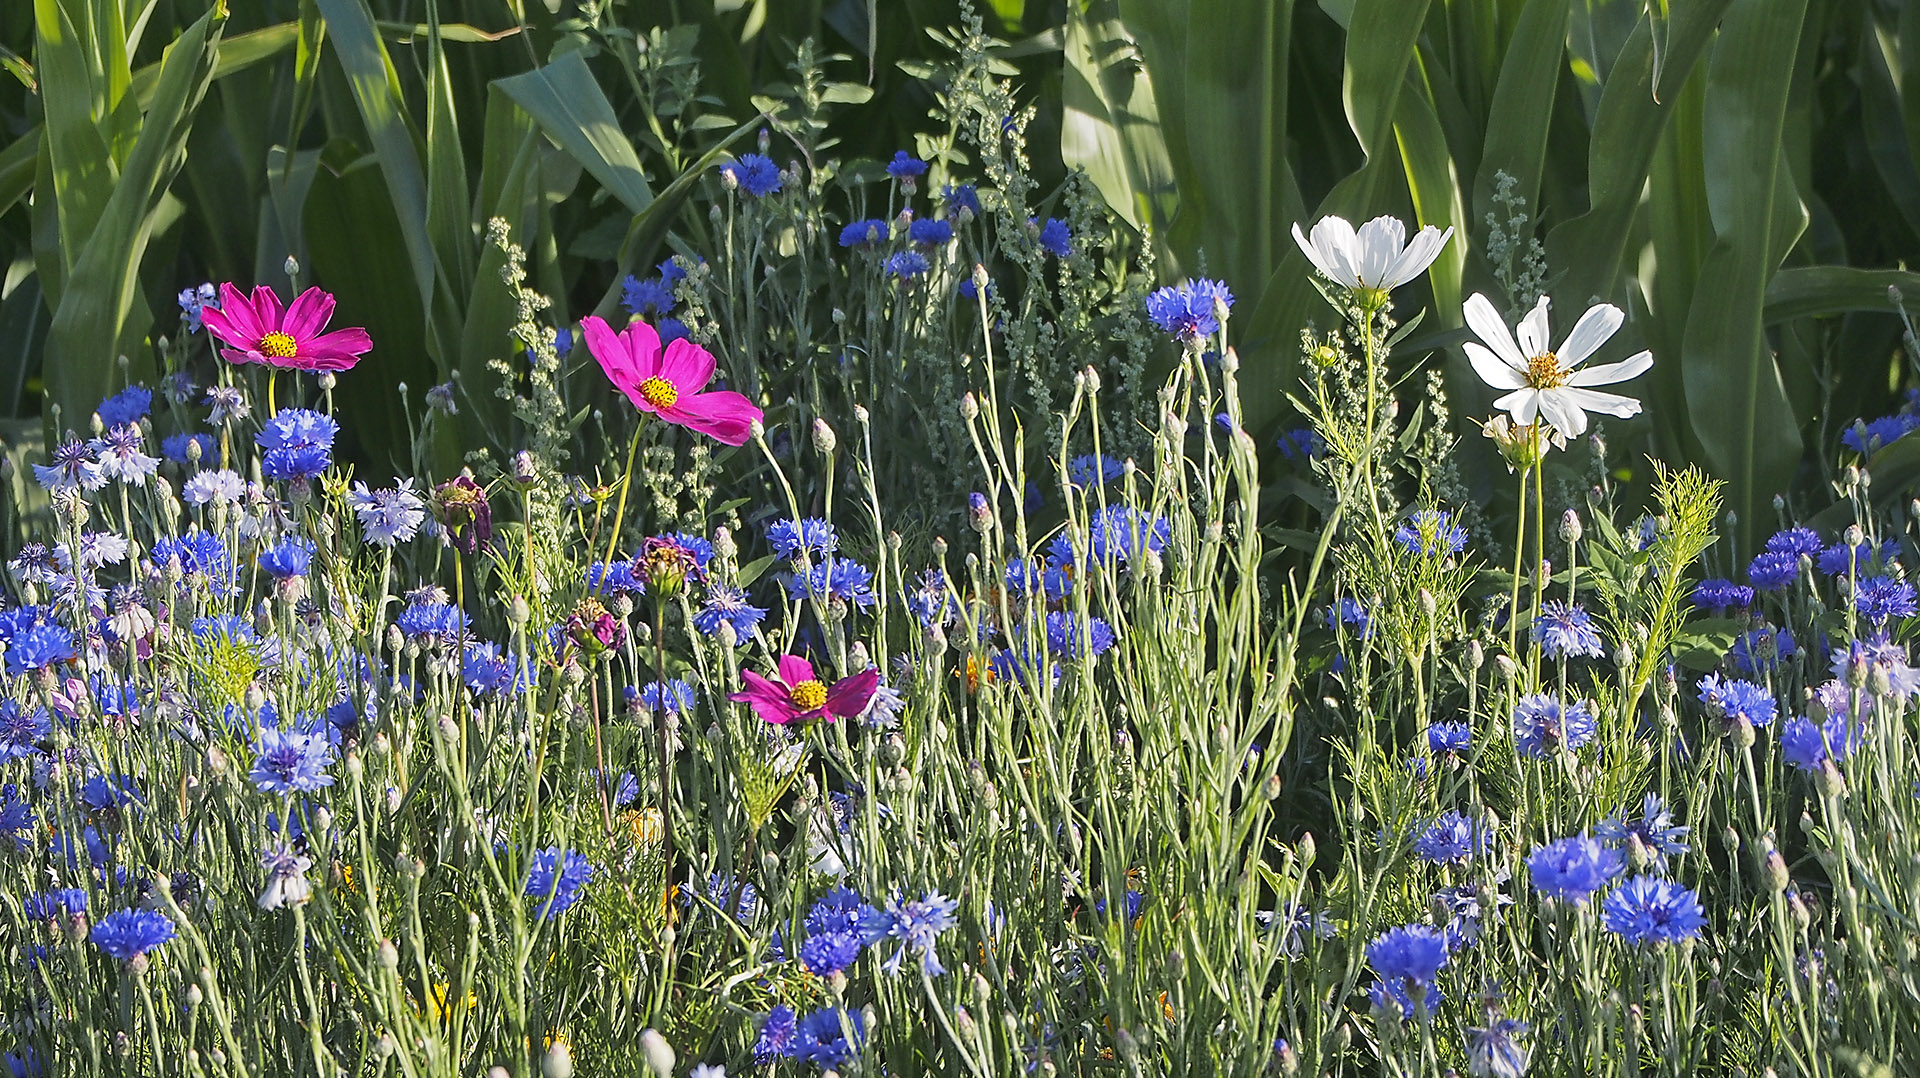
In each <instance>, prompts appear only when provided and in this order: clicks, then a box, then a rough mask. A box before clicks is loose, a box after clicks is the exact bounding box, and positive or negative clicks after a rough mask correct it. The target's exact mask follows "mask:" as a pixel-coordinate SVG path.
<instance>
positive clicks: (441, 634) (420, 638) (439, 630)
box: [393, 601, 473, 647]
mask: <svg viewBox="0 0 1920 1078" xmlns="http://www.w3.org/2000/svg"><path fill="white" fill-rule="evenodd" d="M472 622H473V619H472V618H470V617H468V616H467V612H466V611H464V610H462V609H460V608H459V607H457V606H454V605H453V604H451V603H445V602H433V601H427V602H413V603H408V604H407V606H406V609H404V610H402V611H400V613H399V615H398V616H396V617H395V618H394V619H393V627H394V628H396V629H399V630H400V632H401V633H403V634H404V635H405V636H406V638H407V639H409V640H413V641H416V642H418V643H420V644H422V645H425V646H428V647H433V646H439V645H446V644H453V643H455V642H456V641H458V640H459V639H460V638H461V637H462V636H463V635H464V634H465V633H466V629H467V626H468V625H470V624H472Z"/></svg>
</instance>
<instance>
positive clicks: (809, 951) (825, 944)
mask: <svg viewBox="0 0 1920 1078" xmlns="http://www.w3.org/2000/svg"><path fill="white" fill-rule="evenodd" d="M861 947H862V943H861V940H860V936H859V934H858V933H855V932H829V933H826V934H825V935H815V936H808V937H807V938H806V940H805V942H803V943H801V944H800V962H801V964H802V965H804V966H806V967H807V970H808V971H809V972H811V973H814V974H816V975H818V976H821V977H829V976H832V975H833V974H835V973H839V972H841V971H843V970H845V969H846V968H847V967H848V966H851V965H853V964H854V962H855V961H857V960H858V959H859V957H860V948H861Z"/></svg>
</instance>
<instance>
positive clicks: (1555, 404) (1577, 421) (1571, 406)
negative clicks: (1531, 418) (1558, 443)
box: [1540, 389, 1587, 438]
mask: <svg viewBox="0 0 1920 1078" xmlns="http://www.w3.org/2000/svg"><path fill="white" fill-rule="evenodd" d="M1574 392H1576V393H1578V392H1580V391H1579V390H1574ZM1540 414H1541V415H1542V416H1543V417H1545V419H1546V421H1547V422H1549V423H1551V424H1553V429H1554V430H1557V431H1559V432H1560V433H1562V434H1564V435H1566V436H1567V437H1569V438H1578V437H1580V436H1581V435H1582V434H1585V433H1586V432H1587V413H1586V412H1583V411H1581V410H1580V405H1578V404H1576V403H1575V402H1574V401H1573V400H1571V399H1569V398H1568V396H1567V391H1566V390H1565V389H1543V390H1541V391H1540Z"/></svg>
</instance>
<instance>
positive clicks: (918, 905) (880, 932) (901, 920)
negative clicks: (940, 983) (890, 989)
mask: <svg viewBox="0 0 1920 1078" xmlns="http://www.w3.org/2000/svg"><path fill="white" fill-rule="evenodd" d="M959 908H960V903H959V901H958V900H957V899H951V898H947V897H945V896H943V895H942V894H941V893H940V892H938V891H928V892H927V893H926V894H924V895H922V896H921V897H919V898H916V899H906V898H902V897H901V894H900V892H899V891H897V890H896V891H895V892H894V893H893V895H892V897H890V898H888V899H887V905H886V909H884V910H878V911H875V914H874V915H873V916H870V917H865V918H863V919H862V922H861V935H862V936H863V937H864V938H865V939H866V941H867V942H868V943H871V944H878V943H879V942H881V941H882V940H897V941H899V944H900V947H899V949H898V950H896V951H895V952H894V954H893V957H892V958H889V959H887V960H886V961H885V962H883V963H881V965H880V968H881V969H883V970H885V971H887V973H889V974H895V973H898V972H900V963H901V961H902V960H904V959H905V958H906V956H907V952H908V951H909V950H912V951H913V952H914V953H916V954H918V955H919V956H920V968H921V969H922V970H924V971H925V972H926V973H927V974H928V975H930V976H934V977H937V976H939V975H940V974H942V973H945V972H946V968H945V967H944V966H942V965H941V964H940V960H939V958H938V957H937V956H936V955H935V954H934V945H935V944H936V943H937V942H938V941H939V939H940V935H941V933H943V932H946V931H947V930H948V929H950V928H952V927H953V926H954V925H955V924H956V923H957V922H956V920H955V918H954V911H955V910H958V909H959Z"/></svg>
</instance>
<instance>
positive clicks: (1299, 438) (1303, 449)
mask: <svg viewBox="0 0 1920 1078" xmlns="http://www.w3.org/2000/svg"><path fill="white" fill-rule="evenodd" d="M1275 444H1276V445H1277V446H1278V447H1279V449H1280V455H1281V456H1283V457H1285V458H1287V459H1288V460H1290V461H1293V462H1295V463H1298V464H1305V463H1307V462H1309V461H1313V460H1318V459H1319V458H1321V457H1324V456H1326V455H1327V440H1326V439H1325V438H1322V437H1320V434H1319V432H1318V431H1315V430H1314V429H1313V428H1312V427H1296V428H1294V429H1293V430H1290V431H1285V432H1283V433H1282V434H1281V435H1280V440H1279V441H1278V442H1276V443H1275Z"/></svg>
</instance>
